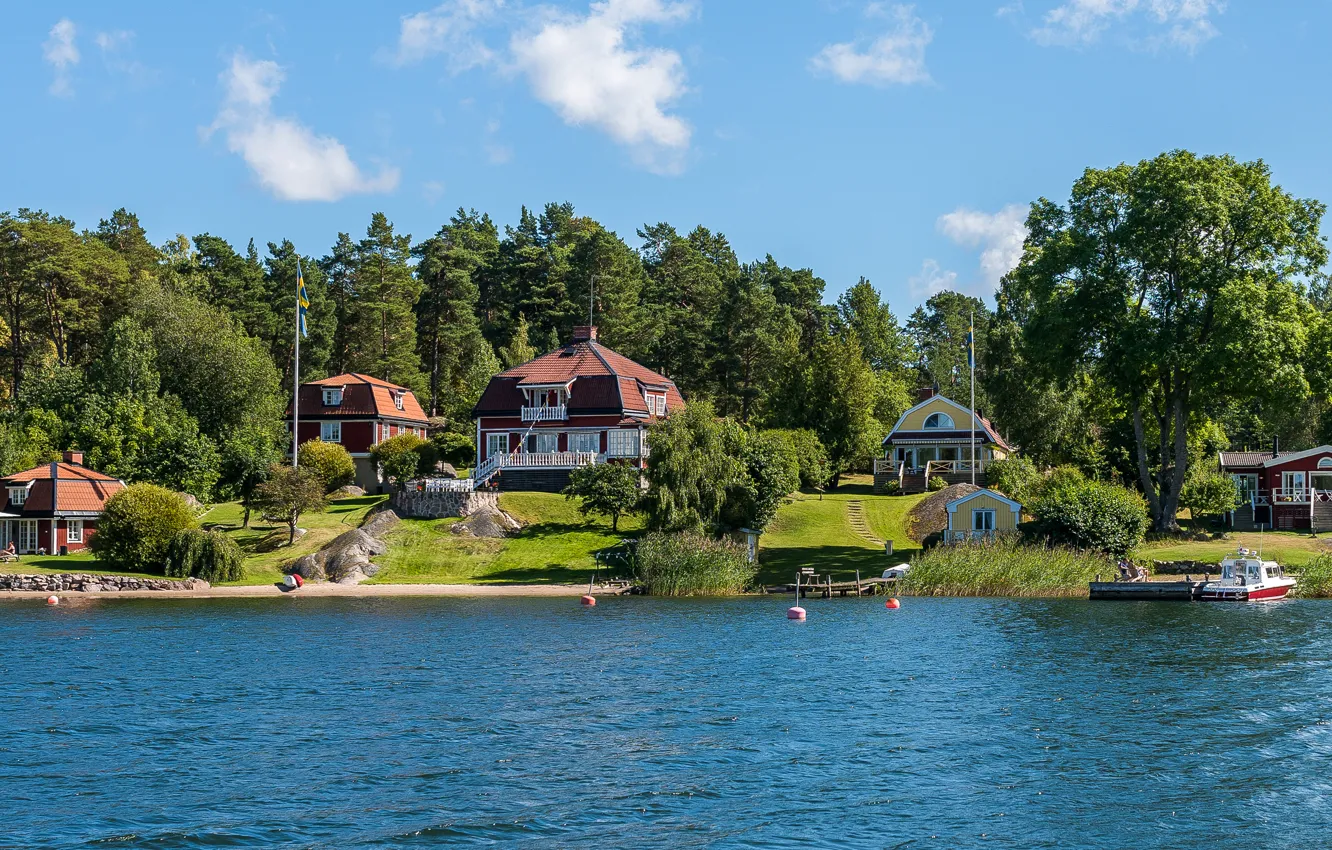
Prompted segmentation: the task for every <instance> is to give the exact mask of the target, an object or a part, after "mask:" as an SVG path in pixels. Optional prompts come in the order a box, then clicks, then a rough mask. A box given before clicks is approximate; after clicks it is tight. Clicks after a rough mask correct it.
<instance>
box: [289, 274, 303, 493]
mask: <svg viewBox="0 0 1332 850" xmlns="http://www.w3.org/2000/svg"><path fill="white" fill-rule="evenodd" d="M295 330H296V362H295V364H293V366H292V373H291V468H292V469H295V468H296V466H297V458H296V455H297V450H298V449H299V448H300V445H301V256H300V254H297V255H296V329H295Z"/></svg>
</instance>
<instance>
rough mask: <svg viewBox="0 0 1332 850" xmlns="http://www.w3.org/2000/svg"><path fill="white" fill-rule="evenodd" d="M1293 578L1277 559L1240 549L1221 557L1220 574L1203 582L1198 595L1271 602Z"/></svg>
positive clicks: (1290, 585)
mask: <svg viewBox="0 0 1332 850" xmlns="http://www.w3.org/2000/svg"><path fill="white" fill-rule="evenodd" d="M1294 588H1295V579H1293V578H1291V577H1290V576H1288V575H1286V571H1285V570H1284V569H1282V568H1281V565H1280V564H1278V563H1277V562H1276V561H1264V560H1263V558H1262V555H1260V554H1258V553H1257V552H1253V551H1251V550H1248V549H1241V550H1239V552H1238V553H1237V554H1235V555H1228V556H1227V557H1226V558H1224V559H1223V560H1222V561H1221V578H1219V579H1217V580H1216V581H1209V582H1207V584H1204V585H1203V587H1202V591H1201V592H1200V593H1199V596H1198V598H1199V599H1201V600H1202V601H1204V602H1270V601H1272V600H1274V599H1284V598H1285V596H1286V594H1288V593H1290V591H1291V590H1293V589H1294Z"/></svg>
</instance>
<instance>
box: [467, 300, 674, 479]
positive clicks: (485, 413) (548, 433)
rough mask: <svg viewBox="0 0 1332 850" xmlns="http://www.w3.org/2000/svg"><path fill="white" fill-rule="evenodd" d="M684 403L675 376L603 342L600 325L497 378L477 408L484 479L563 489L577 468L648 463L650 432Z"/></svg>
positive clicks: (479, 467)
mask: <svg viewBox="0 0 1332 850" xmlns="http://www.w3.org/2000/svg"><path fill="white" fill-rule="evenodd" d="M683 407H684V398H683V397H682V396H681V395H680V391H679V390H678V389H677V388H676V386H675V382H674V381H672V380H671V379H670V378H667V377H666V376H664V375H661V374H658V373H657V372H654V371H652V370H651V369H649V368H647V367H646V366H642V365H640V364H638V363H635V362H634V361H632V360H630V359H629V358H628V357H624V356H622V355H620V354H616V353H615V352H614V351H611V350H610V349H609V348H606V347H604V346H603V345H601V344H600V343H599V342H597V329H596V328H595V327H592V326H587V327H579V328H574V333H573V339H572V340H571V341H570V342H569V344H568V345H565V346H564V347H562V348H558V349H556V350H555V351H552V352H550V353H549V354H545V355H542V356H541V357H538V358H537V359H535V360H532V361H530V362H527V363H524V364H522V365H521V366H516V367H514V368H512V369H509V370H508V371H506V372H501V373H500V374H499V375H496V376H495V377H493V378H491V379H490V384H489V385H488V386H487V387H486V391H485V393H483V394H482V396H481V400H480V401H478V402H477V404H476V407H475V408H474V409H473V411H472V416H473V418H474V419H476V469H475V470H474V472H473V479H474V480H475V482H476V484H477V486H480V485H483V484H485V483H487V482H488V481H489V480H491V479H492V478H494V477H496V476H498V480H499V484H500V486H501V487H503V488H504V489H508V490H530V489H542V490H553V489H559V488H562V487H564V486H566V485H567V484H568V481H569V473H570V472H571V471H572V470H574V469H576V468H578V467H580V466H586V465H588V464H592V463H605V462H606V461H609V460H613V461H619V462H624V463H632V464H634V465H635V466H638V467H640V468H641V467H642V466H643V463H644V461H645V459H646V457H647V445H646V442H645V439H644V432H645V431H646V429H647V427H648V426H649V425H651V424H652V423H653V422H655V421H656V420H658V419H663V418H665V417H667V416H669V415H670V414H671V413H672V412H673V411H676V410H680V409H682V408H683Z"/></svg>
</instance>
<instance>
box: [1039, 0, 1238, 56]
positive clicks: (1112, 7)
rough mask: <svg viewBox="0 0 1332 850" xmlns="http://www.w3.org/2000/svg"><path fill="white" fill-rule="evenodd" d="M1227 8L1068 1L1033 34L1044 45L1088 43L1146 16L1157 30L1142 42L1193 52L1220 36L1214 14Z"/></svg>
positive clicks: (1210, 3)
mask: <svg viewBox="0 0 1332 850" xmlns="http://www.w3.org/2000/svg"><path fill="white" fill-rule="evenodd" d="M1225 8H1226V4H1225V2H1224V0H1068V2H1066V3H1064V4H1062V5H1060V6H1056V7H1055V8H1053V9H1051V10H1050V11H1049V12H1047V13H1046V14H1045V20H1044V24H1043V26H1041V27H1038V28H1037V29H1034V30H1032V32H1031V36H1032V38H1034V39H1035V40H1036V41H1037V43H1039V44H1044V45H1062V46H1079V45H1086V44H1091V43H1092V42H1095V41H1096V40H1097V39H1099V38H1100V37H1101V34H1102V33H1104V32H1105V31H1106V30H1107V29H1108V28H1109V27H1110V26H1111V25H1112V24H1115V23H1117V22H1120V21H1125V20H1128V19H1130V18H1132V17H1133V16H1135V15H1142V16H1145V17H1146V18H1147V19H1150V20H1151V21H1154V22H1155V25H1156V29H1155V30H1151V31H1149V33H1148V34H1147V35H1145V36H1144V37H1142V38H1140V39H1138V43H1140V44H1141V45H1143V46H1146V47H1151V48H1156V47H1161V46H1163V45H1166V46H1171V47H1181V48H1183V49H1185V50H1187V51H1189V52H1193V51H1194V50H1196V49H1197V48H1198V47H1199V45H1201V44H1203V43H1204V42H1206V41H1208V40H1209V39H1211V38H1214V37H1215V36H1216V35H1217V29H1216V25H1215V24H1213V23H1212V20H1211V17H1212V15H1213V14H1214V13H1215V14H1221V13H1222V12H1224V11H1225Z"/></svg>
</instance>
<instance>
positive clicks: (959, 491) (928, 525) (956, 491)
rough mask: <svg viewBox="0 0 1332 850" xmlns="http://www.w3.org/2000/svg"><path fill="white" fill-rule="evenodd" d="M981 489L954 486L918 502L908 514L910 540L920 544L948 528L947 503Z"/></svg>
mask: <svg viewBox="0 0 1332 850" xmlns="http://www.w3.org/2000/svg"><path fill="white" fill-rule="evenodd" d="M981 489H983V488H981V487H977V486H976V485H975V484H954V485H952V486H951V487H945V488H943V489H942V490H940V491H938V492H937V493H931V494H930V495H929V496H927V497H926V498H924V499H922V500H920V502H919V503H917V505H916V506H915V507H914V508H912V509H911V513H910V514H908V517H909V522H910V532H909V533H910V534H911V539H912V540H915V541H916V542H917V543H920V542H922V541H923V540H924V539H925V538H926V537H929V536H930V535H931V534H935V533H937V532H941V531H944V530H946V529H947V528H948V503H949V502H951V501H953V500H954V499H960V498H962V497H963V496H969V495H971V494H972V493H975V492H976V491H977V490H981Z"/></svg>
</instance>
